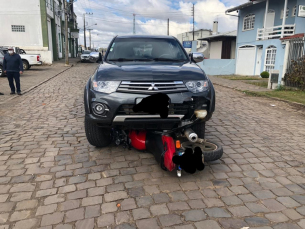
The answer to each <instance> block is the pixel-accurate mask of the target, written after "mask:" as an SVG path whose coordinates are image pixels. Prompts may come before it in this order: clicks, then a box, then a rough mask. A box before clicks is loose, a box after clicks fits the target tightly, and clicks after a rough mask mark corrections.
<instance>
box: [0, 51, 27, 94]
mask: <svg viewBox="0 0 305 229" xmlns="http://www.w3.org/2000/svg"><path fill="white" fill-rule="evenodd" d="M3 70H4V73H6V75H7V79H8V82H9V85H10V87H11V95H13V94H15V85H14V80H15V83H16V88H17V94H18V95H21V90H20V74H22V72H23V64H22V60H21V57H20V56H19V54H17V53H15V52H14V48H12V47H9V48H8V53H7V54H5V56H4V60H3Z"/></svg>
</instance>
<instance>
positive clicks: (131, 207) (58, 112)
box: [0, 64, 305, 229]
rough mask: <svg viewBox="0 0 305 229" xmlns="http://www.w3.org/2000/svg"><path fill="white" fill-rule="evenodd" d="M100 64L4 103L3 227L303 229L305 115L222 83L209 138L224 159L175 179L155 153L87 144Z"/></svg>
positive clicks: (0, 134)
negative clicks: (92, 85)
mask: <svg viewBox="0 0 305 229" xmlns="http://www.w3.org/2000/svg"><path fill="white" fill-rule="evenodd" d="M95 66H96V65H95V64H93V65H92V64H81V65H80V64H78V65H76V66H75V67H72V68H71V69H69V70H68V71H65V72H64V73H62V74H60V75H58V76H56V77H55V78H53V79H51V80H50V81H48V82H46V83H45V84H43V85H41V86H39V87H37V88H35V89H33V90H32V91H31V92H29V93H27V94H25V95H23V96H20V97H17V98H15V99H13V100H10V101H9V103H5V104H2V105H0V115H1V116H0V119H1V122H0V229H4V228H5V229H30V228H41V229H73V228H74V229H92V228H112V229H113V228H115V229H132V228H140V229H150V228H151V229H157V228H164V229H165V228H166V229H220V228H233V229H235V228H237V229H241V228H248V227H249V228H260V229H271V228H273V229H300V228H305V189H304V188H305V176H304V173H305V168H304V162H305V159H304V153H305V141H304V134H305V116H304V111H302V110H299V111H297V110H295V109H294V108H293V107H289V106H288V105H287V104H285V103H281V102H278V101H276V102H275V101H272V100H269V99H265V98H254V97H248V96H246V95H244V94H243V93H240V92H237V91H234V90H231V89H227V88H223V87H220V86H215V88H216V91H217V102H216V112H215V114H214V116H213V119H212V120H211V121H209V122H208V123H207V138H208V139H210V140H213V141H216V142H219V143H220V144H222V145H223V147H224V152H225V153H224V156H223V158H222V159H221V160H219V161H216V162H213V163H210V164H207V165H206V169H205V170H204V171H202V172H198V173H196V174H194V175H188V174H183V175H182V177H181V178H178V177H177V176H176V174H175V173H170V172H165V171H163V170H161V168H160V167H159V166H158V165H157V164H156V161H155V159H154V158H153V156H152V155H150V154H148V153H145V152H139V151H136V150H131V151H128V150H124V149H123V148H122V147H115V146H110V147H107V148H95V147H93V146H91V145H89V144H88V142H87V139H86V137H85V133H84V109H83V89H84V85H85V83H86V81H87V79H88V78H89V76H90V74H92V73H93V72H94V70H95ZM270 104H273V105H275V106H270Z"/></svg>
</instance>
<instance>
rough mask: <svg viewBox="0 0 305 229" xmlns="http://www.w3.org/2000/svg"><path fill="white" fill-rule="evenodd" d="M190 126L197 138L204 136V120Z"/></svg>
mask: <svg viewBox="0 0 305 229" xmlns="http://www.w3.org/2000/svg"><path fill="white" fill-rule="evenodd" d="M191 128H192V129H193V131H194V132H195V133H196V134H197V135H198V138H202V139H204V137H205V122H199V123H196V124H195V125H194V126H192V127H191Z"/></svg>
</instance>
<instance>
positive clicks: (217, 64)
mask: <svg viewBox="0 0 305 229" xmlns="http://www.w3.org/2000/svg"><path fill="white" fill-rule="evenodd" d="M198 65H199V66H200V67H201V69H203V70H204V72H205V73H206V74H207V75H233V74H235V66H236V60H235V59H231V60H221V59H220V60H212V59H205V60H204V61H202V62H200V63H198Z"/></svg>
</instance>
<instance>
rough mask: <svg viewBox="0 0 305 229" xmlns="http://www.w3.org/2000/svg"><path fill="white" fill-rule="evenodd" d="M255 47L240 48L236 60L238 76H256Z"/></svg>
mask: <svg viewBox="0 0 305 229" xmlns="http://www.w3.org/2000/svg"><path fill="white" fill-rule="evenodd" d="M254 65H255V46H242V47H239V48H238V53H237V60H236V74H237V75H251V76H252V75H254Z"/></svg>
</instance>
